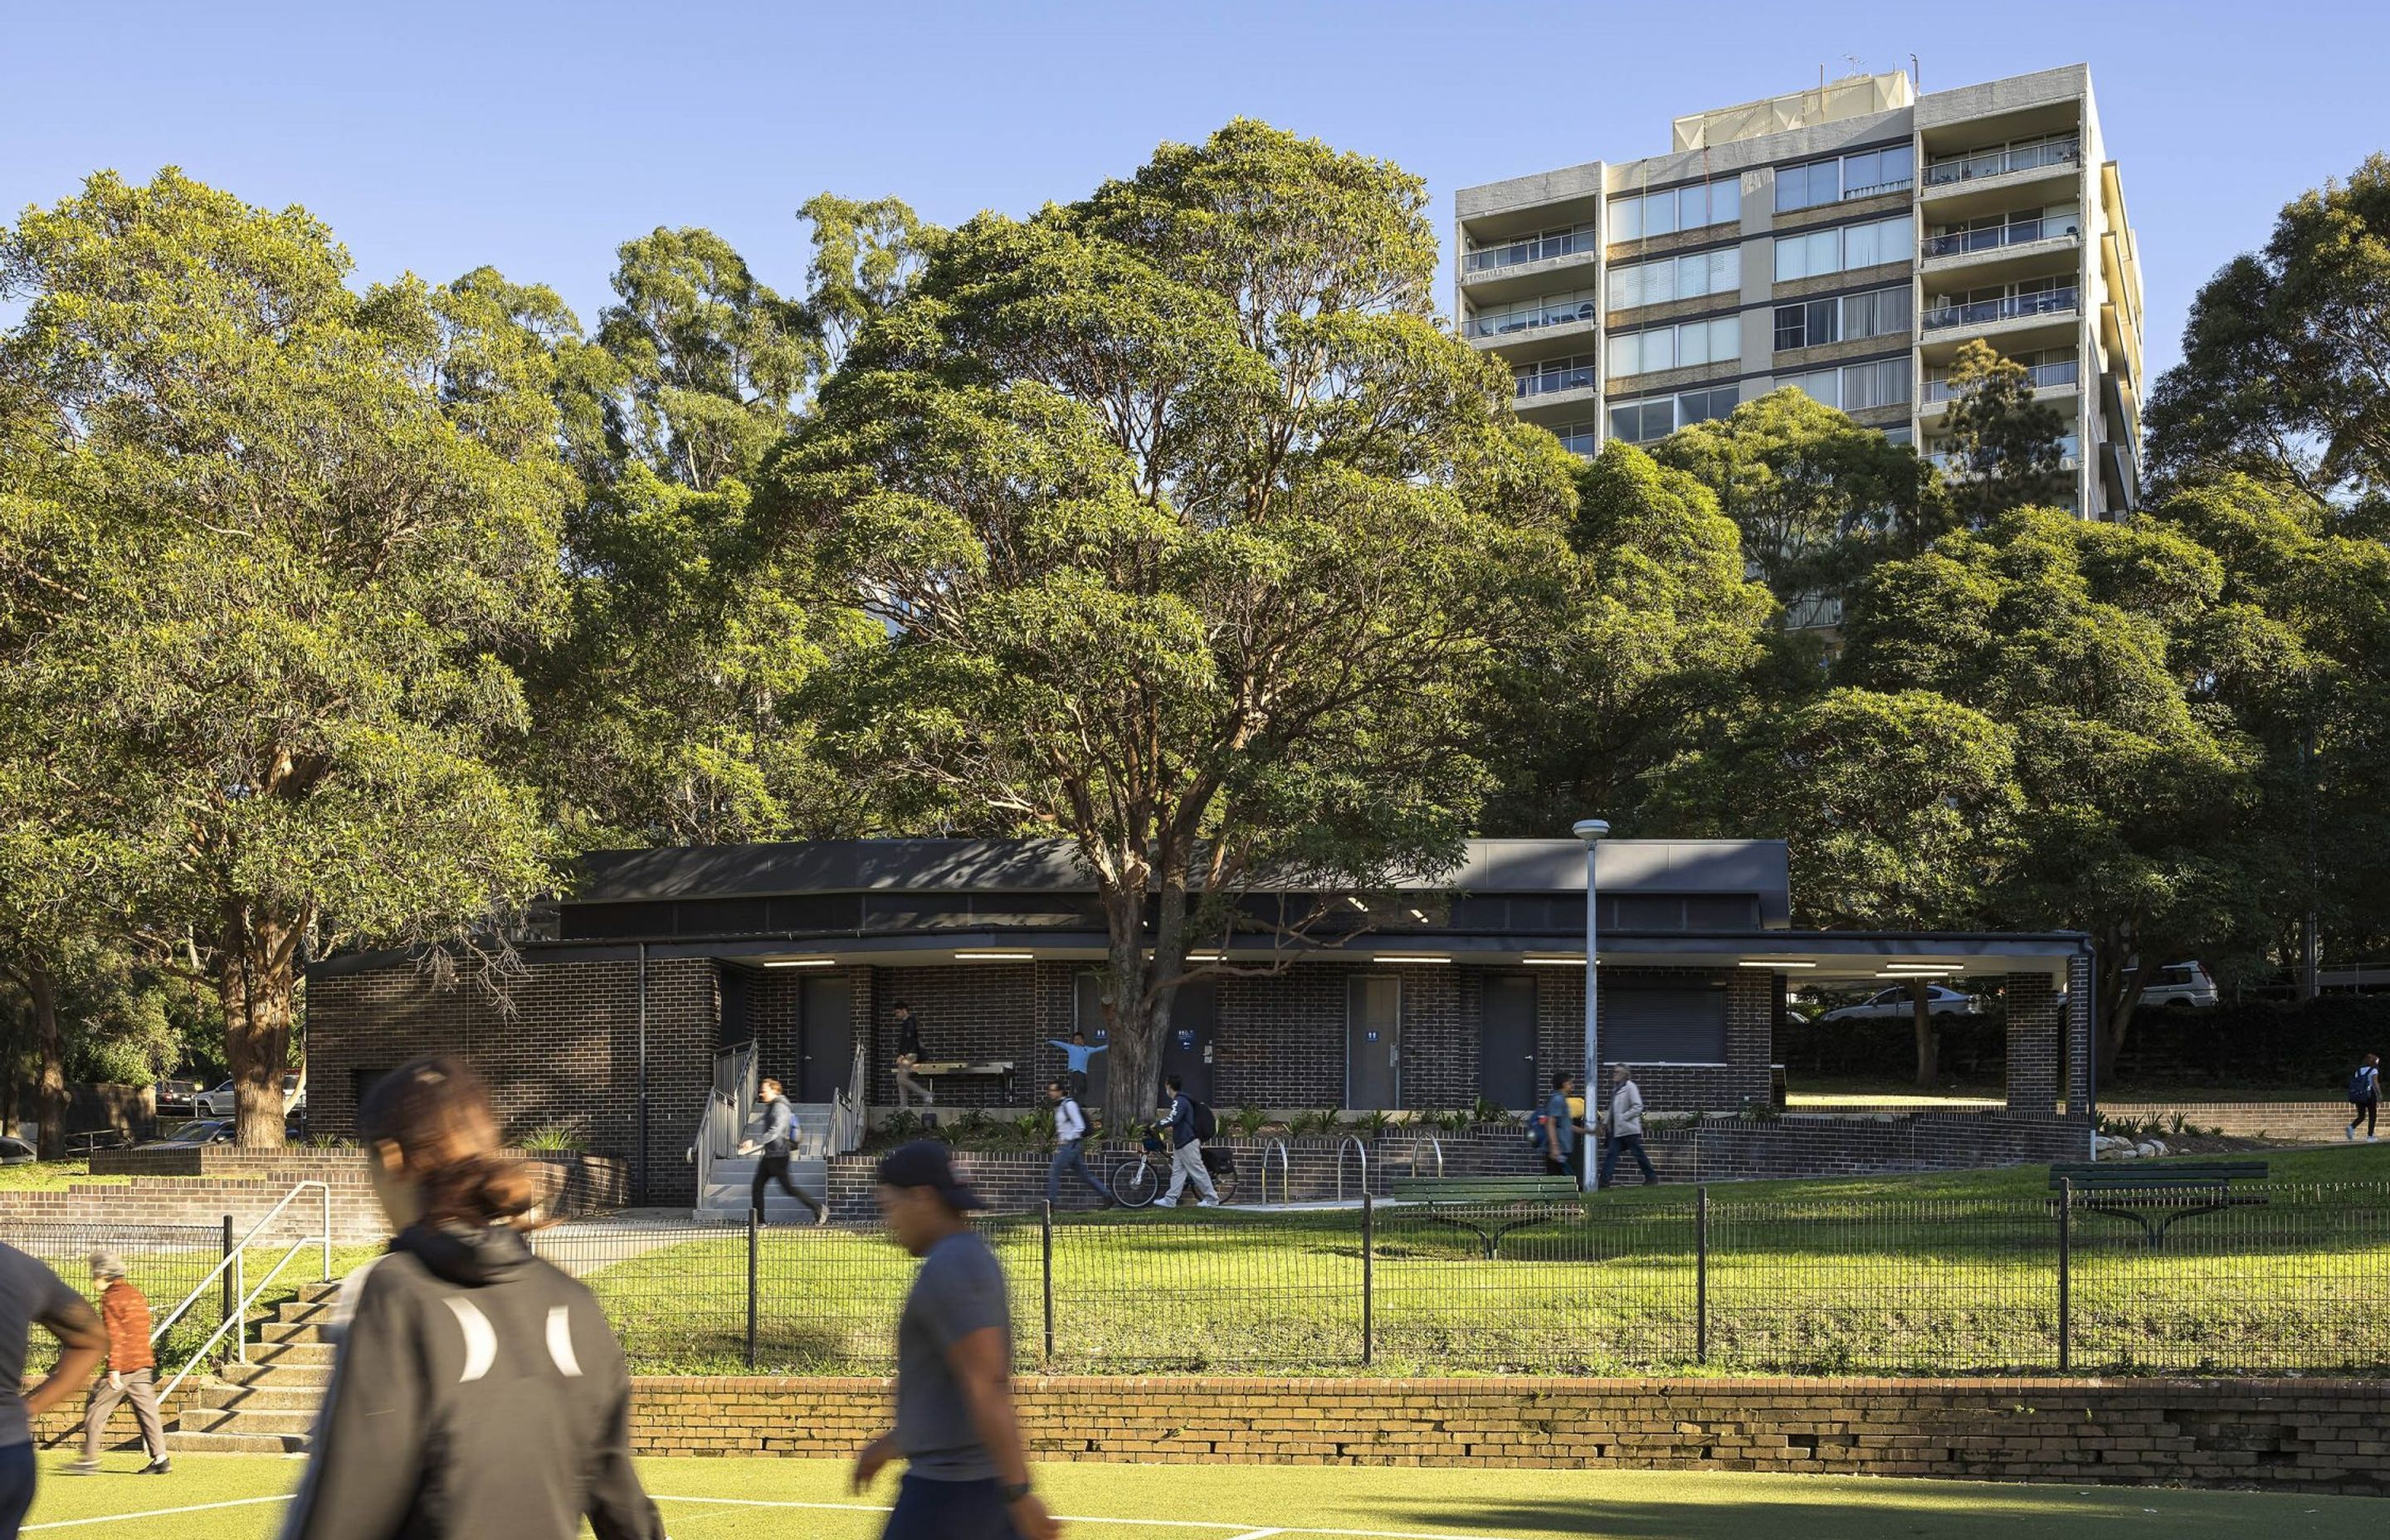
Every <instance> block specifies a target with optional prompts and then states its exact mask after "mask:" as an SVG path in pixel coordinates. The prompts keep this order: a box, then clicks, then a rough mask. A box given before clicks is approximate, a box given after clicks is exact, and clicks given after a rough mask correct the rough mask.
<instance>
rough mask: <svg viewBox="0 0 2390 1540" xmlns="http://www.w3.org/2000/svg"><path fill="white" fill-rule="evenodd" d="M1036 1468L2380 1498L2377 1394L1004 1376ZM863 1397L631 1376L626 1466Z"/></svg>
mask: <svg viewBox="0 0 2390 1540" xmlns="http://www.w3.org/2000/svg"><path fill="white" fill-rule="evenodd" d="M1015 1386H1016V1390H1017V1392H1018V1395H1019V1405H1020V1411H1021V1420H1022V1432H1023V1435H1024V1436H1025V1438H1026V1439H1027V1441H1028V1444H1029V1448H1030V1452H1031V1454H1032V1456H1033V1457H1034V1458H1037V1459H1040V1460H1099V1461H1113V1460H1117V1461H1134V1462H1138V1463H1201V1464H1222V1463H1246V1464H1266V1465H1289V1464H1291V1465H1435V1466H1533V1467H1542V1468H1556V1469H1587V1468H1595V1469H1663V1470H1771V1471H1780V1472H1790V1473H1798V1474H1806V1475H1853V1476H1919V1477H1932V1478H1935V1479H1939V1480H1952V1481H1956V1480H1965V1481H2028V1482H2078V1483H2090V1482H2102V1483H2114V1484H2143V1483H2153V1482H2164V1483H2166V1484H2169V1485H2194V1486H2235V1487H2255V1488H2261V1489H2270V1490H2275V1491H2285V1492H2306V1493H2347V1494H2357V1495H2382V1494H2384V1493H2390V1439H2385V1438H2384V1436H2383V1433H2382V1427H2383V1422H2384V1418H2390V1385H2385V1384H2383V1383H2380V1382H2377V1381H2364V1380H2243V1381H2234V1382H2218V1381H2199V1382H2183V1381H2172V1380H2124V1381H2119V1382H2115V1383H2111V1384H2101V1383H2095V1382H2085V1381H2080V1380H1555V1379H1518V1378H1506V1379H1492V1378H1489V1379H1480V1380H1226V1379H1217V1380H1215V1379H1188V1378H1183V1377H1174V1378H1170V1379H1167V1380H1141V1379H1060V1378H1054V1379H1047V1378H1037V1377H1024V1378H1022V1379H1020V1380H1016V1381H1015ZM888 1415H889V1388H888V1385H887V1383H886V1382H885V1381H882V1380H770V1379H748V1380H726V1379H643V1380H634V1381H632V1420H631V1439H632V1447H633V1448H634V1450H635V1451H636V1453H639V1454H642V1455H777V1456H796V1457H817V1458H825V1459H828V1458H838V1459H843V1458H848V1457H852V1456H853V1454H854V1451H855V1450H856V1449H857V1448H859V1447H860V1446H861V1445H862V1444H864V1443H866V1442H867V1440H869V1439H870V1438H872V1437H874V1436H876V1435H877V1434H879V1433H880V1432H881V1431H884V1430H885V1429H886V1427H887V1420H888Z"/></svg>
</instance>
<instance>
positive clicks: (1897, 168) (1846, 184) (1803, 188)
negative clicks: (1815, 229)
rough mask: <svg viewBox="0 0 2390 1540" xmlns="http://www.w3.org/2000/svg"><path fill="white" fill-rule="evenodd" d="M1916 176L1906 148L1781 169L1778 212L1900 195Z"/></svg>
mask: <svg viewBox="0 0 2390 1540" xmlns="http://www.w3.org/2000/svg"><path fill="white" fill-rule="evenodd" d="M1916 174H1917V162H1916V160H1915V158H1914V157H1913V155H1912V154H1911V152H1910V150H1909V148H1908V146H1907V145H1893V146H1891V147H1889V148H1884V149H1870V150H1862V151H1860V152H1859V153H1858V154H1857V155H1844V156H1838V157H1836V158H1835V159H1833V160H1812V161H1810V162H1809V163H1808V164H1807V165H1804V166H1784V167H1780V168H1779V169H1778V171H1777V173H1776V212H1778V213H1786V212H1791V211H1792V210H1794V209H1814V208H1817V207H1818V205H1820V204H1824V203H1839V202H1841V201H1842V200H1843V199H1845V198H1872V197H1874V196H1876V195H1877V194H1879V193H1888V192H1897V191H1899V190H1900V189H1901V188H1903V187H1906V186H1908V185H1909V183H1911V182H1912V181H1914V180H1916Z"/></svg>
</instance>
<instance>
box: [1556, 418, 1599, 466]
mask: <svg viewBox="0 0 2390 1540" xmlns="http://www.w3.org/2000/svg"><path fill="white" fill-rule="evenodd" d="M1552 436H1553V437H1554V438H1557V439H1559V440H1560V441H1561V448H1562V449H1565V450H1567V451H1568V452H1569V453H1570V454H1572V455H1583V456H1587V458H1590V457H1592V456H1593V454H1594V453H1595V452H1596V451H1597V450H1599V449H1600V447H1601V444H1600V434H1598V433H1597V432H1596V431H1595V430H1594V426H1593V424H1591V423H1589V422H1571V423H1564V424H1562V425H1561V427H1558V428H1555V429H1553V430H1552Z"/></svg>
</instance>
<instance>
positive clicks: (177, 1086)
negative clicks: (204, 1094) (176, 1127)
mask: <svg viewBox="0 0 2390 1540" xmlns="http://www.w3.org/2000/svg"><path fill="white" fill-rule="evenodd" d="M198 1095H199V1082H198V1081H196V1080H161V1081H160V1082H159V1083H158V1084H157V1087H156V1096H157V1099H158V1110H159V1111H161V1112H164V1111H168V1110H174V1111H185V1112H187V1111H189V1110H190V1109H191V1098H193V1097H197V1096H198Z"/></svg>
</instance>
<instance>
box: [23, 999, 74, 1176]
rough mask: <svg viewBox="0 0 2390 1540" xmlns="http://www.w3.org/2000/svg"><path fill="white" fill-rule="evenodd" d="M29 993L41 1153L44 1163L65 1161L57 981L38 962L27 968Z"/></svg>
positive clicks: (63, 1061) (63, 1075)
mask: <svg viewBox="0 0 2390 1540" xmlns="http://www.w3.org/2000/svg"><path fill="white" fill-rule="evenodd" d="M25 985H26V993H27V994H29V995H32V1001H33V1044H34V1052H36V1053H37V1054H39V1055H40V1056H41V1061H42V1066H41V1071H40V1074H39V1078H38V1079H37V1080H36V1081H35V1083H34V1091H33V1104H34V1108H35V1111H36V1115H37V1116H38V1117H40V1119H41V1120H42V1128H41V1140H40V1146H41V1152H42V1159H43V1160H45V1161H63V1160H65V1159H66V1154H67V1066H66V1056H65V1053H64V1051H63V1050H62V1048H61V1047H60V1046H59V1043H58V980H57V979H56V978H54V977H52V976H51V973H50V970H49V969H48V967H47V966H46V965H45V964H43V963H41V962H38V961H31V962H28V963H27V964H26V965H25Z"/></svg>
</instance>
